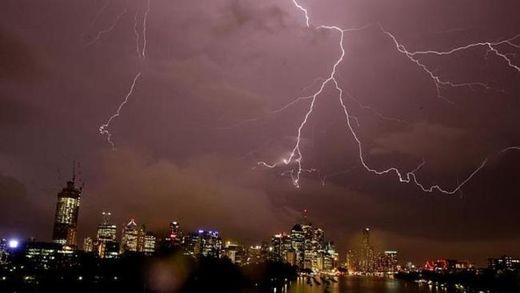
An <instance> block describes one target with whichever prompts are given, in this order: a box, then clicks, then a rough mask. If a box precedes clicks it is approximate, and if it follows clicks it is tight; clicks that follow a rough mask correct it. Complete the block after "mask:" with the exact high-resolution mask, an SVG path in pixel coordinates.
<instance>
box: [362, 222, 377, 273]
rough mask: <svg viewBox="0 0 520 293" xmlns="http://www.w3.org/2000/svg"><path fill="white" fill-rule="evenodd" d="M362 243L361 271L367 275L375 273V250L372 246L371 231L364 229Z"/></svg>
mask: <svg viewBox="0 0 520 293" xmlns="http://www.w3.org/2000/svg"><path fill="white" fill-rule="evenodd" d="M362 237H363V238H362V243H361V255H360V262H361V263H360V270H361V271H362V272H365V273H371V272H373V271H374V266H375V261H374V249H373V248H372V246H371V245H370V229H369V228H365V229H363V236H362Z"/></svg>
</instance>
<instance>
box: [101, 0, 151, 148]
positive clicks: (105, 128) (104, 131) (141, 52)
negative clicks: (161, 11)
mask: <svg viewBox="0 0 520 293" xmlns="http://www.w3.org/2000/svg"><path fill="white" fill-rule="evenodd" d="M150 1H151V0H147V2H146V9H145V11H144V13H143V22H142V31H141V33H139V30H138V18H139V17H138V16H139V10H137V11H136V13H135V15H134V26H133V31H134V35H135V40H136V51H137V56H138V58H139V59H142V60H144V59H145V58H146V48H147V39H146V32H147V22H148V14H149V13H150ZM126 12H127V9H125V10H124V13H122V14H120V15H118V16H117V18H116V20H115V22H114V24H113V25H112V27H111V28H109V29H107V30H104V31H101V32H100V33H98V38H97V39H99V36H101V35H102V34H103V33H108V32H110V31H112V30H113V29H114V27H115V26H116V25H117V23H118V22H119V19H120V18H121V17H122V16H123V15H124V14H126ZM141 35H142V38H143V45H142V47H141V45H140V40H141ZM141 74H142V72H141V71H139V72H137V73H136V75H135V76H134V78H133V80H132V83H131V84H130V88H129V89H128V92H127V93H126V95H125V97H124V98H123V101H122V102H121V104H119V107H118V108H117V110H116V112H115V113H114V114H112V116H110V117H109V118H108V120H107V121H106V122H105V123H104V124H102V125H101V126H99V134H101V135H106V137H107V141H108V143H109V144H110V145H111V146H112V150H115V149H116V146H115V143H114V141H113V140H112V133H111V132H110V125H111V123H112V121H113V120H114V119H116V118H117V117H119V116H120V115H121V111H122V110H123V108H124V106H125V105H126V104H127V103H128V101H129V99H130V97H131V96H132V94H133V93H134V89H135V86H136V84H137V81H138V80H139V78H140V77H141Z"/></svg>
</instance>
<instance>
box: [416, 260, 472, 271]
mask: <svg viewBox="0 0 520 293" xmlns="http://www.w3.org/2000/svg"><path fill="white" fill-rule="evenodd" d="M472 268H473V265H472V264H471V263H469V262H468V261H465V260H464V261H459V260H454V259H438V260H429V261H427V262H426V263H425V264H424V269H425V270H427V271H434V272H443V271H450V272H454V271H464V270H468V269H472Z"/></svg>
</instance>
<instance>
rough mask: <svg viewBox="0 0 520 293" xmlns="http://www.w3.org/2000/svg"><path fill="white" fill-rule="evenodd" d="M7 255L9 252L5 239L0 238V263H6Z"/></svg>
mask: <svg viewBox="0 0 520 293" xmlns="http://www.w3.org/2000/svg"><path fill="white" fill-rule="evenodd" d="M8 256H9V252H8V242H7V239H0V265H2V264H5V263H7V258H8Z"/></svg>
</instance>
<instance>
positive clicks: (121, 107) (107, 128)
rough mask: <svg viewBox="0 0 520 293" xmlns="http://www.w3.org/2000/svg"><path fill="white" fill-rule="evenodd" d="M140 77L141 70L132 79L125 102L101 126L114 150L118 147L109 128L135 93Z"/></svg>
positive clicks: (102, 132)
mask: <svg viewBox="0 0 520 293" xmlns="http://www.w3.org/2000/svg"><path fill="white" fill-rule="evenodd" d="M140 77H141V72H138V73H137V74H136V75H135V77H134V79H133V81H132V84H131V85H130V89H129V91H128V93H127V94H126V96H125V97H124V99H123V102H122V103H121V104H119V107H118V108H117V111H116V112H115V113H114V114H113V115H112V116H110V118H108V120H107V121H106V122H105V123H104V124H102V125H101V126H99V134H101V135H106V136H107V141H108V142H109V143H110V145H111V146H112V149H113V150H115V149H116V145H115V144H114V142H113V141H112V133H111V132H110V130H109V128H110V124H111V123H112V121H113V120H114V119H116V118H117V117H119V115H121V110H123V107H124V106H125V105H126V103H128V100H129V99H130V97H131V96H132V94H133V93H134V88H135V85H136V84H137V80H138V79H139V78H140Z"/></svg>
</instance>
